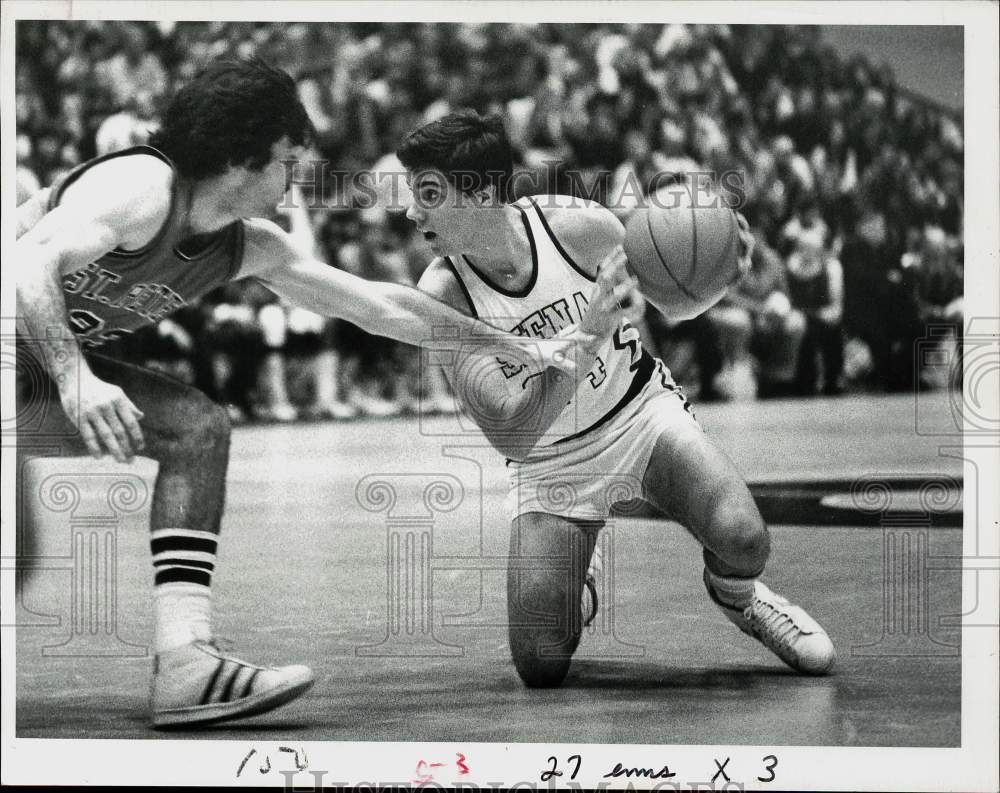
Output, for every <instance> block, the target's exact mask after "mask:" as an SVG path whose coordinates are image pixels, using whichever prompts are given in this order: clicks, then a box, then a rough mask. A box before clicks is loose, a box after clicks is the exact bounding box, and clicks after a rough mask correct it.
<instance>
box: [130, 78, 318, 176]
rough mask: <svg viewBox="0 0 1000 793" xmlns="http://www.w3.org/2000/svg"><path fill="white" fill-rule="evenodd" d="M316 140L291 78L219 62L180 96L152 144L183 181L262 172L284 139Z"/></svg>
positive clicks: (296, 142) (298, 143) (300, 142)
mask: <svg viewBox="0 0 1000 793" xmlns="http://www.w3.org/2000/svg"><path fill="white" fill-rule="evenodd" d="M312 135H313V127H312V123H311V122H310V121H309V116H308V114H307V113H306V109H305V108H304V107H303V106H302V103H301V102H300V101H299V97H298V93H297V91H296V86H295V81H294V80H293V79H292V78H291V77H290V76H289V75H288V74H287V73H285V72H283V71H281V70H279V69H274V68H272V67H270V66H268V65H267V64H266V63H264V62H263V61H260V60H257V59H247V60H219V61H215V62H213V63H212V64H210V65H209V66H208V67H207V68H205V69H204V70H203V71H201V72H200V73H199V74H198V75H197V76H196V77H195V78H194V79H193V80H191V82H189V83H188V84H187V85H185V86H184V87H183V88H181V89H180V90H179V91H178V92H177V94H176V95H175V96H174V97H173V99H172V100H171V101H170V103H169V104H168V105H167V108H166V110H165V111H164V113H163V126H162V127H161V128H160V129H159V130H158V131H156V132H155V133H153V134H152V135H151V136H150V139H149V143H150V145H151V146H154V147H156V148H157V149H159V150H160V151H162V152H163V153H164V154H166V155H167V156H168V157H169V158H170V159H171V160H172V161H173V162H174V164H175V165H176V166H177V169H178V171H180V173H181V174H182V175H184V176H186V177H189V178H191V179H204V178H207V177H210V176H217V175H219V174H221V173H224V172H225V171H226V169H227V168H228V167H229V166H230V165H234V166H245V167H247V168H250V169H252V170H259V169H261V168H263V167H264V166H265V165H267V163H268V162H269V161H270V159H271V147H272V145H273V144H275V143H276V142H278V141H279V140H281V139H282V138H284V137H287V138H288V139H289V140H290V141H291V143H292V144H293V145H295V146H301V145H305V144H306V143H307V142H309V140H310V139H311V138H312Z"/></svg>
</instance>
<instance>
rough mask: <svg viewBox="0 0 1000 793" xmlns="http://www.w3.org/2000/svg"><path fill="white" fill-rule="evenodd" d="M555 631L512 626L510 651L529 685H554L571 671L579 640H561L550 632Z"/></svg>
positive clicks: (534, 686)
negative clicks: (574, 652) (574, 651)
mask: <svg viewBox="0 0 1000 793" xmlns="http://www.w3.org/2000/svg"><path fill="white" fill-rule="evenodd" d="M549 633H551V631H545V632H541V631H537V630H531V629H519V628H511V629H510V652H511V658H513V660H514V667H515V668H516V669H517V674H518V675H519V676H520V678H521V680H522V681H523V682H524V684H525V685H526V686H527V687H528V688H554V687H556V686H559V685H561V684H562V682H563V680H565V679H566V675H567V673H568V672H569V666H570V663H571V662H572V659H573V650H574V649H576V645H577V643H578V642H579V634H578V635H577V636H576V637H575V639H574V640H571V641H569V642H566V641H563V642H560V641H559V640H558V639H553V637H552V636H549V635H547V634H549Z"/></svg>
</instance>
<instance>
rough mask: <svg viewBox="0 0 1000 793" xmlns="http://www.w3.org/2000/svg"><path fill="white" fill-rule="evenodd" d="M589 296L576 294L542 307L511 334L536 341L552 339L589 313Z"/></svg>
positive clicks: (518, 325) (522, 321) (513, 328)
mask: <svg viewBox="0 0 1000 793" xmlns="http://www.w3.org/2000/svg"><path fill="white" fill-rule="evenodd" d="M588 302H589V301H588V300H587V296H586V295H584V294H583V292H574V293H573V296H572V297H571V298H565V297H562V298H560V299H559V300H556V301H555V302H554V303H549V304H548V305H547V306H542V307H541V308H540V309H538V310H537V311H535V312H533V313H532V314H529V315H528V316H527V317H525V318H524V319H523V320H521V321H520V322H518V323H517V324H516V325H515V326H514V327H512V328H511V329H510V332H511V333H517V334H518V335H520V336H530V337H532V338H536V339H550V338H552V337H553V336H555V335H556V334H557V333H558V332H559V331H561V330H564V329H565V328H568V327H569V326H570V325H576V324H579V322H580V321H581V320H582V319H583V315H584V313H585V312H586V311H587V304H588Z"/></svg>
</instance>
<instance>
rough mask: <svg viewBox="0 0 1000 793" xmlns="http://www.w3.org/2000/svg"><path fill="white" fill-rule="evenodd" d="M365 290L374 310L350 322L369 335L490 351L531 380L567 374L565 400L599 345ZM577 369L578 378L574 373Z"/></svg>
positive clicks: (378, 286) (393, 292)
mask: <svg viewBox="0 0 1000 793" xmlns="http://www.w3.org/2000/svg"><path fill="white" fill-rule="evenodd" d="M370 285H371V287H372V288H373V289H375V290H376V296H377V297H378V298H379V299H378V300H377V301H376V302H377V306H378V308H377V310H375V311H372V312H368V311H364V312H358V314H357V315H356V316H355V318H353V319H351V321H352V322H354V323H355V324H357V325H358V326H359V327H361V328H363V329H364V330H366V331H368V332H369V333H374V334H376V335H379V336H387V337H389V338H392V339H395V340H397V341H402V342H405V343H407V344H412V345H414V346H422V347H427V348H430V349H433V350H436V351H454V352H459V351H470V350H476V349H479V350H483V349H490V350H491V351H493V352H494V353H495V354H496V355H497V356H498V357H502V358H508V359H512V360H516V361H518V362H520V363H522V364H523V365H525V366H526V371H527V372H528V373H531V374H538V373H540V372H542V371H545V370H549V369H551V370H553V371H561V372H566V373H568V374H569V375H570V378H571V382H570V383H569V384H568V386H566V387H567V388H568V389H569V391H568V396H567V399H568V398H569V396H572V391H573V389H574V388H575V381H576V380H578V379H579V378H580V377H582V376H583V374H584V373H585V372H586V371H587V370H588V369H589V368H590V367H591V365H593V360H594V356H595V355H596V354H597V348H598V347H599V346H600V340H599V339H596V338H595V337H594V336H593V335H592V334H588V333H586V332H584V331H582V330H580V329H578V328H576V327H572V328H568V329H566V330H565V331H563V332H561V333H560V334H558V335H557V336H556V337H555V338H553V339H532V338H528V337H525V336H518V335H515V334H513V333H508V332H506V331H503V330H500V329H499V328H494V327H492V326H490V325H487V324H485V323H483V322H480V321H479V320H477V319H475V318H473V317H469V316H466V315H465V314H462V313H460V312H459V311H456V310H455V309H453V308H451V307H450V306H447V305H445V304H444V303H441V302H440V301H438V300H435V299H434V298H432V297H429V296H427V295H425V294H424V293H423V292H420V291H418V290H416V289H413V288H411V287H408V286H401V285H399V284H390V283H381V282H371V284H370ZM349 319H350V318H349ZM588 354H589V358H588ZM580 366H582V367H583V372H578V369H579V367H580Z"/></svg>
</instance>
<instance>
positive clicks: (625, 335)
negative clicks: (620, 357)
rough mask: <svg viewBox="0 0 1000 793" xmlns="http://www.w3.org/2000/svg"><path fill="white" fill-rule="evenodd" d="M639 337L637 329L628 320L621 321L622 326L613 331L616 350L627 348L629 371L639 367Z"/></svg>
mask: <svg viewBox="0 0 1000 793" xmlns="http://www.w3.org/2000/svg"><path fill="white" fill-rule="evenodd" d="M640 339H641V337H640V336H639V331H637V330H636V329H635V328H634V327H633V326H632V325H630V324H629V323H628V322H624V323H622V326H621V327H620V328H618V330H616V331H615V335H614V337H613V341H614V345H615V349H616V350H628V354H629V365H628V370H629V371H630V372H634V371H635V370H636V369H638V368H639V361H640V359H641V358H642V356H641V355H640V353H639V344H640Z"/></svg>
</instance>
